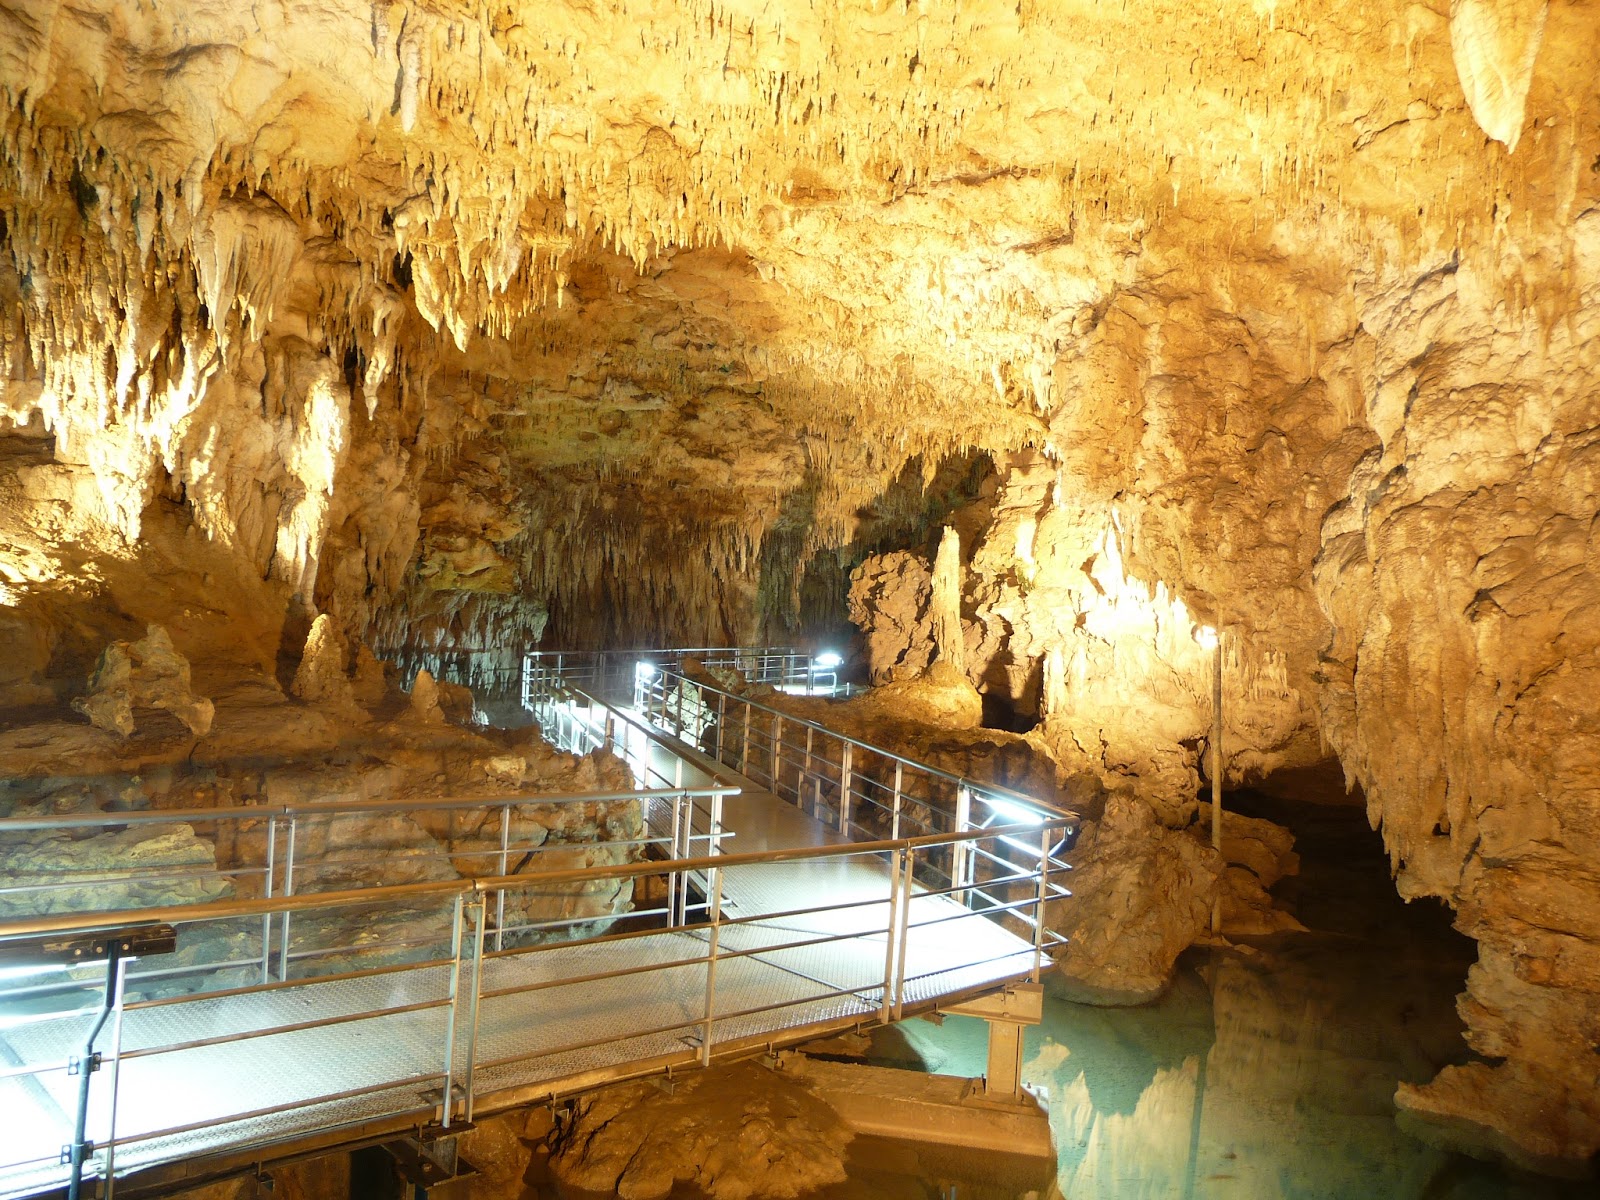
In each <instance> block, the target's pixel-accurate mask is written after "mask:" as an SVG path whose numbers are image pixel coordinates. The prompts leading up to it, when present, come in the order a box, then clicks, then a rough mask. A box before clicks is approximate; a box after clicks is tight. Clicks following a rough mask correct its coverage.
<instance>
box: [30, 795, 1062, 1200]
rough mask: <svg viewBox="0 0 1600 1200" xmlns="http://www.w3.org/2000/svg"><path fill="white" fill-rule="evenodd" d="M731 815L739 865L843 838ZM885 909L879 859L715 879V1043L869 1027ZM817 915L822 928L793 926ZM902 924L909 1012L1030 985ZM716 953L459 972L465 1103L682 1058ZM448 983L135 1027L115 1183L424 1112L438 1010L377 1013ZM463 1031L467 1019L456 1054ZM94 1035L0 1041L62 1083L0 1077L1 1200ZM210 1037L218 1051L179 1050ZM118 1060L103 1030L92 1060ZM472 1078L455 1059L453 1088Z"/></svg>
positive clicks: (204, 1010) (689, 935)
mask: <svg viewBox="0 0 1600 1200" xmlns="http://www.w3.org/2000/svg"><path fill="white" fill-rule="evenodd" d="M726 815H727V819H728V822H729V824H730V825H731V826H732V827H733V829H734V830H735V832H737V833H738V834H739V837H740V845H739V849H740V850H759V849H764V848H776V847H779V846H797V845H799V846H827V845H834V844H837V843H838V842H839V841H840V839H839V837H838V835H837V834H836V833H835V832H833V831H832V830H829V829H827V828H826V827H824V826H822V825H820V824H819V823H817V822H815V821H813V820H811V819H810V818H808V817H806V816H804V815H803V814H801V813H799V812H798V811H797V810H795V809H794V808H792V807H791V806H789V805H788V804H786V803H785V802H783V801H781V800H778V799H776V798H774V797H771V796H769V795H760V794H750V793H746V794H744V795H742V796H739V797H734V798H730V803H729V805H728V811H727V814H726ZM890 892H891V889H890V880H889V870H888V867H887V865H886V863H885V862H884V861H883V860H882V859H881V858H873V857H861V856H845V857H837V858H828V859H824V860H816V861H801V862H786V863H778V864H766V865H751V866H745V867H738V868H729V869H727V870H725V871H724V872H723V873H722V896H723V915H724V917H725V919H726V920H727V921H731V922H735V923H731V924H724V925H723V926H722V928H721V929H720V931H719V933H718V945H719V958H718V962H717V964H716V970H715V984H714V989H713V990H712V991H711V993H710V994H711V995H712V1011H711V1039H712V1042H713V1047H715V1046H717V1045H725V1044H729V1043H733V1042H744V1041H748V1040H752V1039H755V1040H759V1039H761V1038H763V1037H766V1038H773V1039H778V1038H779V1037H789V1036H798V1033H799V1031H803V1030H805V1029H808V1028H810V1027H813V1026H823V1025H827V1024H830V1023H836V1022H838V1021H840V1020H850V1019H871V1018H873V1017H875V1016H876V1015H877V1014H878V1012H879V1011H880V1008H881V1006H882V1004H883V1000H884V990H885V967H886V961H887V959H888V956H889V952H890V941H889V937H888V934H887V927H888V925H889V923H890V916H891V914H890V904H889V898H890ZM817 905H823V906H827V909H828V911H821V912H818V911H803V912H795V911H794V910H800V909H805V908H807V906H817ZM837 906H844V907H837ZM778 914H783V915H778ZM909 915H910V921H911V927H910V928H909V929H908V930H907V932H906V938H905V950H904V963H903V971H904V979H905V984H904V992H903V998H904V999H905V1000H906V1001H907V1002H908V1003H911V1004H914V1005H919V1004H923V1003H927V1002H929V1001H932V1000H936V999H938V998H939V997H941V996H946V995H952V994H957V993H962V992H969V991H973V990H976V989H979V988H982V987H984V986H989V985H995V984H999V983H1003V982H1006V981H1009V980H1013V979H1017V978H1019V977H1022V976H1024V975H1026V974H1027V973H1028V972H1029V971H1030V970H1031V969H1032V967H1033V947H1032V946H1031V945H1030V944H1029V943H1028V942H1026V941H1024V940H1023V939H1021V938H1019V937H1017V936H1016V935H1015V934H1013V933H1011V932H1009V931H1007V930H1006V929H1004V928H1002V927H1001V925H1000V924H999V923H998V922H997V921H996V920H994V919H992V918H990V917H986V916H984V915H982V914H981V913H976V912H972V911H970V910H968V909H966V908H965V907H964V906H963V905H961V904H960V903H958V902H957V901H956V900H955V899H953V898H951V897H947V896H929V895H925V894H922V895H914V896H913V898H912V900H911V902H910V904H909ZM796 943H802V944H796ZM709 949H710V934H709V931H707V930H704V929H699V930H687V931H667V932H660V933H653V934H648V935H645V936H639V937H633V938H628V939H623V940H618V941H612V942H603V943H590V944H580V945H555V946H545V947H534V948H528V949H525V950H519V951H516V952H514V953H510V954H505V955H499V956H495V957H491V958H488V959H486V960H484V961H483V962H482V963H481V964H478V965H477V968H476V971H475V970H474V964H472V963H471V962H467V963H465V964H464V965H463V968H462V970H463V974H462V982H463V984H464V985H465V984H470V982H471V980H472V979H473V978H474V977H475V976H476V977H477V978H479V979H481V986H482V988H483V991H484V992H486V993H494V992H505V993H507V994H501V995H486V996H485V997H484V999H483V1000H482V1002H481V1004H480V1006H479V1012H478V1014H477V1024H476V1042H475V1045H476V1054H475V1062H476V1064H477V1066H476V1075H475V1079H474V1083H475V1091H476V1092H477V1094H479V1095H486V1094H490V1093H493V1092H497V1091H502V1090H506V1089H511V1088H524V1087H528V1086H530V1085H532V1086H538V1085H540V1084H543V1083H550V1084H552V1085H556V1086H559V1085H560V1083H561V1082H562V1081H563V1080H571V1079H574V1078H576V1077H578V1076H581V1075H588V1074H590V1073H593V1072H604V1071H616V1072H619V1073H620V1072H623V1071H626V1070H627V1069H628V1068H629V1067H630V1065H632V1064H639V1063H645V1062H650V1063H654V1064H655V1065H657V1066H659V1065H661V1064H662V1063H664V1062H689V1061H692V1060H693V1059H694V1058H695V1057H696V1056H697V1053H698V1050H699V1045H700V1039H701V1037H702V1035H703V1032H704V1022H705V1019H706V1010H707V999H708V976H709V974H710V972H709V969H708V962H707V956H708V953H709ZM896 949H898V947H896ZM450 975H451V968H450V967H449V966H433V967H426V968H421V967H418V968H409V969H405V970H401V971H396V972H394V973H391V974H386V975H381V976H369V977H363V978H357V979H342V980H341V979H332V980H309V981H306V982H304V983H301V984H297V985H295V986H292V987H286V988H281V989H275V990H270V991H265V992H255V993H249V994H245V995H233V996H226V995H224V996H215V995H213V996H205V997H197V998H195V999H193V1000H184V1001H181V1002H177V1003H172V1004H165V1005H159V1006H156V1007H153V1008H135V1009H130V1010H129V1011H128V1012H127V1013H126V1016H125V1022H124V1028H123V1039H122V1046H123V1053H124V1057H123V1059H122V1062H121V1064H120V1075H119V1078H118V1099H117V1104H116V1115H117V1135H118V1138H119V1139H121V1141H120V1142H119V1145H118V1147H117V1151H116V1162H117V1168H118V1171H119V1173H120V1172H121V1171H123V1170H125V1169H133V1168H136V1167H140V1166H148V1165H153V1164H155V1163H159V1162H166V1161H172V1160H174V1159H180V1158H186V1157H192V1156H195V1155H199V1154H202V1153H205V1152H209V1151H216V1150H220V1149H223V1148H234V1147H241V1146H249V1145H256V1144H261V1143H267V1142H276V1141H282V1140H285V1139H289V1138H293V1137H295V1136H297V1135H301V1134H306V1133H311V1132H313V1131H318V1130H326V1129H330V1128H334V1127H338V1126H341V1125H345V1124H351V1123H356V1122H360V1121H365V1120H371V1119H374V1118H379V1117H388V1116H396V1115H401V1114H412V1113H419V1112H422V1113H427V1112H431V1111H432V1110H433V1109H434V1108H435V1106H436V1105H437V1104H438V1102H439V1099H440V1095H441V1087H442V1081H443V1080H442V1077H443V1073H444V1071H445V1061H446V1048H447V1046H448V1045H450V1036H449V1034H450V1030H449V1025H450V1011H449V1009H448V1008H445V1007H429V1008H422V1009H417V1010H414V1011H408V1012H392V1011H388V1012H385V1011H379V1010H385V1009H394V1008H397V1007H405V1006H409V1005H417V1004H434V1003H436V1002H442V1001H444V1000H445V999H446V998H447V997H448V995H449V984H450ZM467 1018H468V1011H467V1006H466V1005H464V1004H463V1005H462V1006H461V1007H460V1011H459V1012H458V1016H457V1026H456V1027H457V1030H458V1040H459V1039H460V1038H461V1037H462V1036H463V1035H465V1034H466V1032H467V1030H468V1019H467ZM330 1022H332V1023H330ZM86 1024H87V1020H86V1018H85V1017H84V1016H83V1015H82V1014H81V1013H77V1014H63V1015H60V1016H55V1017H49V1018H45V1019H42V1020H37V1021H33V1022H30V1023H25V1024H19V1025H16V1026H14V1027H12V1028H7V1029H3V1030H0V1070H3V1069H4V1068H5V1067H6V1065H7V1064H9V1065H10V1066H12V1067H15V1066H18V1065H21V1064H46V1065H53V1066H54V1067H55V1069H52V1070H49V1071H48V1072H46V1073H43V1074H40V1075H38V1076H35V1077H20V1078H19V1077H12V1078H3V1079H0V1105H3V1106H4V1111H5V1114H6V1120H5V1122H3V1123H0V1200H6V1198H8V1197H14V1196H21V1195H26V1194H29V1193H31V1192H35V1191H39V1190H42V1189H44V1188H47V1187H52V1186H58V1185H59V1184H60V1183H61V1182H62V1181H63V1180H64V1179H65V1177H66V1174H65V1170H66V1169H65V1168H64V1167H62V1166H60V1165H59V1163H57V1162H56V1161H55V1157H56V1155H57V1154H58V1152H59V1149H60V1147H61V1145H63V1144H64V1143H65V1142H66V1141H68V1140H70V1137H71V1133H70V1129H71V1124H72V1122H71V1116H70V1114H71V1113H72V1112H73V1111H74V1109H75V1105H76V1093H77V1084H78V1080H77V1078H76V1077H73V1076H70V1075H68V1074H67V1073H66V1071H65V1070H63V1069H60V1066H61V1064H63V1063H64V1062H65V1059H66V1058H67V1056H68V1055H71V1054H74V1053H77V1051H78V1047H79V1045H80V1043H81V1038H82V1036H83V1033H84V1030H85V1027H86ZM294 1026H304V1027H303V1028H293V1027H294ZM285 1027H289V1028H285ZM269 1031H270V1032H269ZM202 1039H206V1040H208V1044H206V1045H201V1046H185V1045H183V1044H184V1043H189V1042H192V1041H195V1040H202ZM209 1039H215V1040H214V1041H211V1040H209ZM109 1042H110V1038H109V1031H108V1034H107V1036H106V1037H104V1038H102V1041H101V1045H102V1046H107V1045H109ZM167 1047H172V1048H167ZM129 1055H132V1057H129ZM464 1067H465V1064H464V1063H462V1062H459V1061H458V1062H457V1063H456V1068H457V1069H456V1071H455V1079H456V1081H457V1082H460V1080H461V1076H462V1074H463V1068H464ZM109 1077H110V1072H109V1071H106V1072H101V1073H100V1074H99V1075H97V1076H95V1078H94V1086H93V1089H92V1091H91V1097H92V1099H91V1105H90V1114H89V1129H90V1136H91V1137H94V1138H95V1139H96V1140H97V1141H103V1140H104V1134H105V1131H106V1130H107V1128H108V1125H107V1122H108V1119H109V1117H110V1113H111V1089H110V1086H109V1082H110V1080H109ZM552 1090H555V1088H554V1087H553V1088H552ZM351 1093H356V1094H351ZM268 1110H275V1111H268ZM128 1139H133V1140H131V1141H130V1140H128Z"/></svg>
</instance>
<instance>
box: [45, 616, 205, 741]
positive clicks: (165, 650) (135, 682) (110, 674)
mask: <svg viewBox="0 0 1600 1200" xmlns="http://www.w3.org/2000/svg"><path fill="white" fill-rule="evenodd" d="M72 707H73V708H75V709H76V710H77V711H78V712H80V713H82V714H83V715H84V716H86V717H88V718H89V723H90V724H91V725H94V726H96V727H98V728H100V729H109V730H111V731H113V732H115V733H120V734H121V735H122V736H123V737H128V736H129V735H130V734H132V733H133V730H134V713H135V710H137V709H141V708H159V709H165V710H166V711H167V712H170V713H171V714H172V715H173V716H175V717H177V718H178V720H180V721H182V722H183V723H184V725H186V726H188V729H189V732H190V733H192V734H194V735H195V736H196V737H204V736H205V735H206V734H207V733H208V732H209V731H210V729H211V718H212V714H213V706H212V703H211V701H210V700H208V699H206V698H205V697H204V696H196V695H195V694H194V693H193V692H192V691H191V690H190V686H189V660H188V659H186V658H184V656H183V655H181V654H179V653H178V652H177V651H176V650H174V649H173V647H172V639H171V638H170V637H169V636H168V635H167V631H166V630H165V629H163V628H162V627H161V626H159V625H151V626H150V628H149V629H148V630H147V631H146V633H145V636H144V637H143V638H141V639H140V640H139V641H137V642H112V643H111V644H110V645H109V646H107V647H106V648H105V650H104V652H103V653H102V654H101V655H100V661H99V663H98V664H96V666H95V670H94V674H93V675H91V676H90V677H89V691H88V694H87V695H84V696H81V697H79V698H78V699H76V700H74V701H73V702H72Z"/></svg>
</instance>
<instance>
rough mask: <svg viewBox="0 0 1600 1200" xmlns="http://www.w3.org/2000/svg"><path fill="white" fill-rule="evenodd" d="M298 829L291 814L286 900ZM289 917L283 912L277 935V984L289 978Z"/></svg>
mask: <svg viewBox="0 0 1600 1200" xmlns="http://www.w3.org/2000/svg"><path fill="white" fill-rule="evenodd" d="M299 827H300V818H299V817H298V816H296V815H294V814H293V813H290V814H289V834H288V837H287V839H286V841H285V843H284V854H283V897H284V899H285V900H287V899H288V898H289V897H290V896H293V895H294V843H295V835H296V833H297V832H298V830H299ZM289 917H290V913H289V910H288V909H284V910H283V921H282V923H281V926H280V929H279V935H280V936H281V937H282V939H283V944H282V945H281V946H279V947H278V982H279V983H282V982H283V981H284V980H286V979H288V978H289Z"/></svg>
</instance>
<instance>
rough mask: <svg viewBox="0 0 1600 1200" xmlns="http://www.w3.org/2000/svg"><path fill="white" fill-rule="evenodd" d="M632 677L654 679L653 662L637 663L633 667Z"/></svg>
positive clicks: (654, 668)
mask: <svg viewBox="0 0 1600 1200" xmlns="http://www.w3.org/2000/svg"><path fill="white" fill-rule="evenodd" d="M633 677H634V678H635V679H638V680H647V679H654V678H655V677H656V665H655V663H650V662H642V663H639V664H638V665H636V666H635V667H634V668H633Z"/></svg>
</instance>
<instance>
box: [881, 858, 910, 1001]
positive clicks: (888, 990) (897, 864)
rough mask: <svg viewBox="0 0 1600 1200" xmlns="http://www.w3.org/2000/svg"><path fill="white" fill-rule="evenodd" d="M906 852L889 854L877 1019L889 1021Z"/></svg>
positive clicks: (892, 999)
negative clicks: (897, 920)
mask: <svg viewBox="0 0 1600 1200" xmlns="http://www.w3.org/2000/svg"><path fill="white" fill-rule="evenodd" d="M905 856H906V852H905V851H904V850H896V851H894V852H893V853H891V854H890V855H889V916H888V920H887V921H886V922H885V924H884V932H883V998H882V1000H881V1001H880V1002H879V1004H878V1021H879V1022H880V1023H881V1024H884V1025H887V1024H888V1023H889V1018H890V1014H892V1013H893V1012H894V952H895V945H896V942H897V941H898V940H899V939H898V936H897V934H898V927H897V922H896V920H895V918H896V917H897V916H898V915H899V913H900V873H901V871H902V870H903V869H904V866H905Z"/></svg>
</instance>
